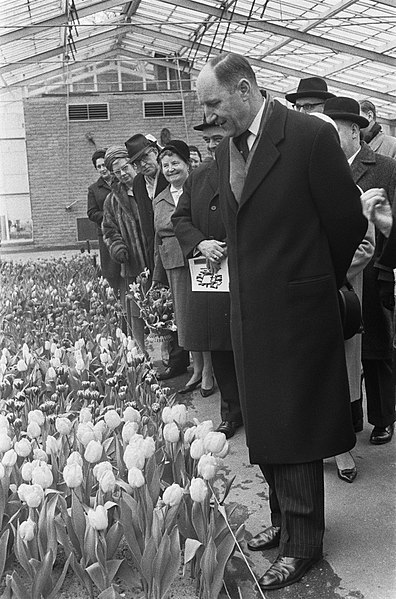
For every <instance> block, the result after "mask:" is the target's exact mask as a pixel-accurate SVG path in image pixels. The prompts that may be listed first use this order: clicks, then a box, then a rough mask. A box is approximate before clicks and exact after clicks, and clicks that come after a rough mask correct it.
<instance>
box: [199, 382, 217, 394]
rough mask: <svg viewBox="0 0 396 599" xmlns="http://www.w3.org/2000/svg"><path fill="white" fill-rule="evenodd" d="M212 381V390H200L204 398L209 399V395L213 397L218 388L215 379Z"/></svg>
mask: <svg viewBox="0 0 396 599" xmlns="http://www.w3.org/2000/svg"><path fill="white" fill-rule="evenodd" d="M212 381H213V385H212V386H211V387H210V389H205V387H201V388H200V390H199V391H200V393H201V395H202V397H209V395H212V393H214V390H215V387H216V385H215V382H214V378H212Z"/></svg>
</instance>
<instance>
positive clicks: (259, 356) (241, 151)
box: [197, 54, 367, 591]
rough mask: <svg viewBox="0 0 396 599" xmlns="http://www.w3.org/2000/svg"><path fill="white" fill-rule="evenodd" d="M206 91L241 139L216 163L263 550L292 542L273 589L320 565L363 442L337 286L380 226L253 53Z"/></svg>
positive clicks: (208, 71)
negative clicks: (330, 519) (276, 95)
mask: <svg viewBox="0 0 396 599" xmlns="http://www.w3.org/2000/svg"><path fill="white" fill-rule="evenodd" d="M197 94H198V99H199V101H200V103H201V105H202V106H203V107H204V111H205V116H206V120H207V122H209V123H216V124H218V125H220V126H222V127H223V129H224V130H225V131H226V133H227V135H228V136H229V137H230V139H225V140H224V141H223V142H222V143H221V144H220V145H219V147H218V148H217V151H216V158H217V161H218V167H219V189H220V205H221V209H222V214H223V220H224V224H225V228H226V233H227V246H228V254H229V267H230V294H231V333H232V342H233V347H234V354H235V360H236V369H237V376H238V384H239V390H240V399H241V404H242V412H243V419H244V424H245V429H246V438H247V445H248V448H249V454H250V460H251V462H252V463H255V464H258V465H259V466H260V468H261V470H262V472H263V474H264V476H265V478H266V480H267V482H268V485H269V488H270V509H271V518H272V526H271V527H269V529H266V530H265V531H264V532H263V533H260V535H258V536H257V537H256V539H255V544H254V545H255V546H254V548H258V549H266V548H270V547H275V546H277V545H279V555H278V557H277V558H276V560H275V562H274V564H273V565H272V566H271V567H270V568H269V570H268V571H267V572H265V574H264V575H263V576H262V577H261V578H260V580H259V584H260V586H261V587H262V589H263V590H264V591H265V590H267V589H276V588H281V587H284V586H287V585H290V584H293V583H294V582H296V581H297V580H300V579H301V577H302V576H303V575H304V574H305V573H306V572H307V571H308V570H309V569H310V568H311V566H312V565H313V564H314V563H315V562H316V561H317V560H318V559H320V557H321V555H322V542H323V533H324V484H323V458H325V457H329V456H333V455H336V454H338V453H343V452H345V451H348V450H350V449H351V448H352V447H353V446H354V444H355V435H354V432H353V428H352V420H351V415H350V406H349V389H348V379H347V372H346V364H345V353H344V339H343V332H342V325H341V318H340V311H339V304H338V288H339V287H340V286H341V284H342V282H343V280H344V277H345V274H346V272H347V269H348V267H349V265H350V262H351V259H352V256H353V254H354V252H355V250H356V248H357V247H358V245H359V243H360V241H361V240H362V238H363V236H364V234H365V232H366V230H367V221H366V219H365V218H364V216H363V214H362V209H361V205H360V195H359V191H358V189H357V187H356V186H355V184H354V183H353V180H352V177H351V174H350V170H349V167H348V163H347V161H346V159H345V156H344V154H343V152H342V150H341V148H340V145H339V141H338V138H337V132H336V131H335V129H334V127H333V126H332V125H330V124H329V123H326V122H323V121H321V120H320V119H312V118H311V117H309V116H307V115H304V114H300V113H299V112H297V111H291V110H288V109H287V108H285V107H284V106H282V105H281V104H280V103H279V102H276V101H273V100H272V99H271V98H270V96H269V95H268V94H266V97H265V98H263V96H262V94H261V93H260V90H259V88H258V86H257V82H256V79H255V75H254V72H253V70H252V68H251V67H250V65H249V63H248V61H247V60H246V59H245V58H244V57H242V56H240V55H237V54H220V55H218V56H216V57H215V58H214V59H212V60H210V61H209V62H208V63H207V64H206V65H205V67H204V68H203V69H202V71H201V73H200V74H199V76H198V79H197ZM213 258H214V259H215V258H216V256H213ZM250 546H251V547H252V544H251V545H250Z"/></svg>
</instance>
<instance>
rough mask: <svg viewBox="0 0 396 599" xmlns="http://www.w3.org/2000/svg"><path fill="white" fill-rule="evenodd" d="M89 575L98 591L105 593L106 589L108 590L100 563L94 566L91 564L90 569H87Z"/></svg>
mask: <svg viewBox="0 0 396 599" xmlns="http://www.w3.org/2000/svg"><path fill="white" fill-rule="evenodd" d="M86 570H87V572H88V574H89V575H90V577H91V578H92V580H93V583H94V584H95V586H97V587H98V589H99V590H100V591H103V590H104V589H105V588H107V587H106V586H105V585H106V582H105V579H104V576H103V572H102V569H101V567H100V565H99V564H98V562H95V563H94V564H91V565H90V566H88V568H87V569H86Z"/></svg>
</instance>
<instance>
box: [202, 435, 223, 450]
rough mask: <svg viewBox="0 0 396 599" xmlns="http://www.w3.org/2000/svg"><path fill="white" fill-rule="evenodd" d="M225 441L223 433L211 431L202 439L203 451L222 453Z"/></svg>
mask: <svg viewBox="0 0 396 599" xmlns="http://www.w3.org/2000/svg"><path fill="white" fill-rule="evenodd" d="M226 441H227V439H226V436H225V434H224V433H219V432H216V431H211V432H209V433H208V434H207V435H206V436H205V437H204V447H205V451H206V452H210V453H220V452H222V451H223V449H224V445H225V444H226Z"/></svg>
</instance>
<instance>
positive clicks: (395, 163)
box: [351, 143, 396, 360]
mask: <svg viewBox="0 0 396 599" xmlns="http://www.w3.org/2000/svg"><path fill="white" fill-rule="evenodd" d="M351 169H352V176H353V180H354V181H355V183H356V184H357V185H359V187H360V188H361V189H362V190H363V191H367V190H368V189H371V188H372V187H383V188H384V189H385V191H386V193H387V194H388V198H389V200H390V202H391V203H393V202H394V198H395V191H396V160H394V159H393V158H389V157H388V156H381V155H380V154H376V153H375V152H374V151H373V150H372V149H371V148H370V147H369V146H368V145H367V144H366V143H363V144H362V148H361V150H360V152H359V154H358V155H357V156H356V158H355V159H354V161H353V162H352V165H351ZM384 241H385V238H384V236H383V235H382V234H381V233H379V232H377V235H376V248H375V252H374V256H373V257H372V259H371V260H370V262H369V263H368V265H367V266H366V268H365V269H364V271H363V321H364V335H363V344H362V355H363V358H366V359H377V360H385V359H389V358H391V356H392V336H393V322H392V321H393V313H392V311H391V310H388V309H387V308H384V306H383V305H382V303H381V298H380V293H379V291H380V285H381V284H382V285H384V284H385V285H387V286H389V288H390V289H392V288H393V285H394V275H393V270H392V269H391V268H387V267H386V266H383V265H381V264H379V263H378V258H379V256H380V255H381V253H382V249H383V246H384Z"/></svg>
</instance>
